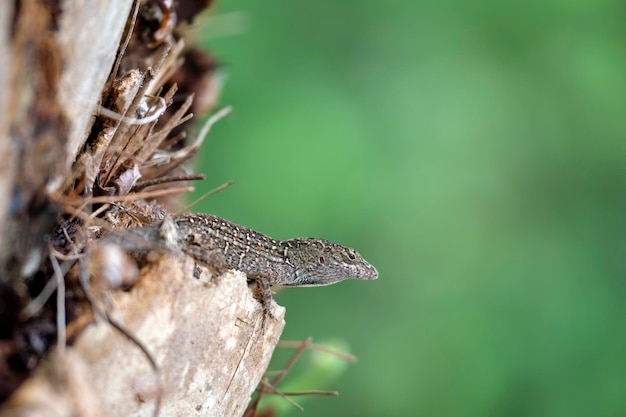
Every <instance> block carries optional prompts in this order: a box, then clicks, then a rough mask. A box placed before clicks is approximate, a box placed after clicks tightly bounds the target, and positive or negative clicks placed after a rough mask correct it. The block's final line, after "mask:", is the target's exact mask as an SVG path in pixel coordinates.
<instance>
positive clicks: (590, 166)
mask: <svg viewBox="0 0 626 417" xmlns="http://www.w3.org/2000/svg"><path fill="white" fill-rule="evenodd" d="M221 3H222V4H220V5H218V10H217V12H218V17H219V13H227V12H240V13H245V14H246V15H247V16H248V18H249V26H248V28H247V29H246V30H245V31H244V32H243V33H241V34H239V35H229V36H224V37H220V38H213V39H207V41H206V43H207V46H208V47H209V48H210V49H211V50H212V51H213V52H214V53H215V54H216V55H217V56H219V57H221V58H222V59H223V60H224V61H225V62H226V63H227V66H228V68H227V70H228V72H229V82H228V85H227V86H226V90H225V95H224V97H223V99H222V103H224V104H232V105H233V106H234V107H235V112H234V115H233V116H230V117H229V118H228V119H227V120H224V121H222V122H220V123H219V124H218V125H217V126H215V129H214V131H213V133H212V134H211V136H210V137H209V140H208V141H207V143H206V145H205V149H204V150H203V155H202V158H203V160H202V161H201V162H202V166H201V167H200V168H199V171H202V172H206V173H207V174H208V177H209V180H208V181H207V182H206V187H207V189H208V188H211V187H213V186H215V185H217V184H220V183H222V182H225V181H226V180H230V179H232V180H235V181H236V184H235V185H234V186H233V187H231V188H230V189H229V190H227V191H225V192H223V193H221V194H219V195H218V196H215V197H212V198H211V199H210V200H209V201H208V202H206V203H205V205H204V207H202V209H203V210H206V211H208V212H211V213H215V214H219V215H222V216H224V217H227V218H229V219H231V220H233V221H236V222H238V223H241V224H245V225H246V226H249V227H253V228H256V229H258V230H260V231H262V232H264V233H267V234H269V235H271V236H274V237H277V238H288V237H295V236H319V237H325V238H328V239H331V240H335V241H337V242H340V243H342V244H345V245H350V246H353V247H355V248H357V249H358V250H359V251H360V252H361V253H362V254H363V255H364V256H365V258H366V259H368V260H369V261H371V262H372V263H373V264H374V265H376V267H377V268H378V269H379V271H380V278H379V280H378V281H374V282H344V283H340V284H338V285H336V286H332V287H326V288H306V289H291V290H288V291H284V292H282V293H280V294H278V296H277V299H278V300H279V302H281V303H282V304H283V305H286V306H287V311H288V312H287V328H286V331H285V338H287V339H303V338H305V337H307V336H314V337H315V338H326V337H337V336H338V337H341V338H342V339H343V340H345V341H347V342H348V343H349V344H350V346H351V350H352V352H353V353H355V354H356V355H357V356H358V357H359V362H358V363H357V364H356V365H349V366H348V368H347V370H346V372H345V373H344V374H343V376H342V377H341V378H340V379H339V380H336V381H334V382H332V383H331V384H329V385H324V386H309V387H305V388H306V389H332V390H335V389H336V390H338V391H339V392H340V397H339V398H332V397H328V398H326V397H324V398H321V397H320V398H313V399H312V400H309V401H307V402H306V403H305V414H302V415H311V416H316V415H324V416H346V415H359V416H382V415H384V416H406V415H428V416H449V415H454V416H457V415H469V416H472V415H476V416H535V417H537V416H564V417H565V416H567V417H574V416H589V415H598V416H605V415H623V414H624V413H625V412H626V396H624V394H623V393H624V391H625V389H626V360H624V352H626V332H625V330H624V317H626V303H625V302H624V301H623V298H624V296H623V293H624V290H625V288H626V261H625V260H624V259H626V257H625V256H624V255H625V252H626V221H625V218H626V141H625V137H626V135H625V134H626V117H624V116H623V114H624V112H625V109H626V75H625V74H626V72H625V70H624V69H625V68H626V54H624V24H623V22H624V21H625V18H626V9H625V8H624V5H623V4H622V3H620V2H617V1H604V2H602V1H601V2H594V3H593V4H592V3H588V2H577V1H568V2H565V1H557V0H549V1H544V2H538V1H531V2H517V3H513V2H497V1H478V2H464V1H448V2H436V1H433V0H430V1H423V2H410V1H406V2H405V1H387V2H383V1H372V0H369V1H356V0H354V1H347V0H344V1H329V0H326V1H316V2H293V1H285V0H276V1H273V2H271V3H268V2H259V1H253V0H241V1H237V2H232V1H229V2H226V1H222V2H221ZM321 380H322V379H320V381H321ZM279 388H280V387H279ZM289 415H301V414H300V413H299V412H298V411H296V410H294V411H292V412H290V414H289Z"/></svg>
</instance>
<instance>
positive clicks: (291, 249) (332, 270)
mask: <svg viewBox="0 0 626 417" xmlns="http://www.w3.org/2000/svg"><path fill="white" fill-rule="evenodd" d="M283 245H284V246H285V250H286V251H285V253H286V257H287V259H288V261H289V263H290V264H291V265H292V266H293V267H294V269H295V274H296V282H294V283H289V284H286V285H289V286H318V285H329V284H334V283H335V282H339V281H343V280H344V279H348V278H353V279H365V280H372V279H376V278H378V271H377V270H376V268H374V266H373V265H371V264H370V263H368V262H367V261H366V260H365V259H363V257H362V256H361V255H359V254H358V253H357V251H355V250H354V249H351V248H348V247H345V246H341V245H338V244H336V243H333V242H329V241H327V240H324V239H310V238H300V239H291V240H287V241H284V242H283Z"/></svg>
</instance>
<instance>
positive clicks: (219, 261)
mask: <svg viewBox="0 0 626 417" xmlns="http://www.w3.org/2000/svg"><path fill="white" fill-rule="evenodd" d="M173 223H174V226H175V232H176V233H175V236H176V241H177V243H178V245H179V247H180V249H181V250H182V251H183V252H184V253H186V254H188V255H190V256H191V257H192V258H194V260H196V261H197V262H199V263H200V264H203V265H205V266H209V267H212V268H215V269H216V270H217V271H218V272H221V271H223V270H225V269H236V270H239V271H242V272H244V273H245V274H246V275H247V276H248V279H249V280H253V281H255V282H256V284H257V290H258V295H257V298H260V301H261V303H262V304H263V305H264V307H265V309H266V310H268V309H269V303H270V301H271V299H272V293H271V290H270V287H271V286H274V285H276V286H283V287H311V286H322V285H330V284H334V283H336V282H339V281H343V280H344V279H349V278H353V279H360V280H373V279H376V278H378V271H377V269H376V268H375V267H374V266H373V265H371V264H370V263H369V262H367V261H366V260H365V259H364V258H363V257H362V256H361V255H360V254H359V253H358V252H357V251H355V250H354V249H352V248H349V247H346V246H342V245H339V244H337V243H333V242H330V241H328V240H325V239H320V238H295V239H289V240H277V239H273V238H271V237H269V236H266V235H264V234H262V233H259V232H256V231H254V230H252V229H249V228H247V227H244V226H240V225H237V224H235V223H232V222H230V221H228V220H226V219H223V218H221V217H218V216H215V215H211V214H200V213H188V214H183V215H180V216H177V217H174V218H173Z"/></svg>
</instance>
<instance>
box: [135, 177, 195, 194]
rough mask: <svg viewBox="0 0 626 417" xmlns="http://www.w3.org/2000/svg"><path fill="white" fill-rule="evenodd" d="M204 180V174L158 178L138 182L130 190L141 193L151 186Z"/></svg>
mask: <svg viewBox="0 0 626 417" xmlns="http://www.w3.org/2000/svg"><path fill="white" fill-rule="evenodd" d="M205 178H206V175H204V174H187V175H172V176H171V177H160V178H154V179H152V180H148V181H143V182H138V183H137V184H135V186H134V187H133V188H132V191H133V192H137V191H141V190H143V189H144V188H147V187H152V186H153V185H159V184H165V183H168V182H180V181H199V180H203V179H205Z"/></svg>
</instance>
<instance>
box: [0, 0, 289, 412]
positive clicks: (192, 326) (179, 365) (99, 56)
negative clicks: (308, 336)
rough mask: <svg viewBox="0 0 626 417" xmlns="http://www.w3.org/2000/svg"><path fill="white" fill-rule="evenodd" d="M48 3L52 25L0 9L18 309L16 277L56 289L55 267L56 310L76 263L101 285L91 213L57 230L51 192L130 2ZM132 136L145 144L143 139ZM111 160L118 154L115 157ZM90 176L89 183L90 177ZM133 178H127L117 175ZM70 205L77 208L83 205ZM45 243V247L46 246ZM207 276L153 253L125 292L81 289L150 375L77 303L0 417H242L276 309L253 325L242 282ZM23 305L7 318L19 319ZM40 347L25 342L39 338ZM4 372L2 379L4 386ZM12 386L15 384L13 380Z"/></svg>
mask: <svg viewBox="0 0 626 417" xmlns="http://www.w3.org/2000/svg"><path fill="white" fill-rule="evenodd" d="M59 5H60V7H59V9H60V10H61V13H60V14H59V15H58V16H55V15H54V13H47V9H46V8H47V7H48V8H54V7H55V6H56V3H55V2H44V1H39V0H22V1H21V6H20V7H21V13H20V15H21V16H19V19H14V18H15V16H14V11H13V2H11V1H9V2H0V43H1V44H0V61H2V62H3V65H2V66H0V88H2V91H4V92H6V93H5V94H0V106H1V107H0V153H2V155H3V158H4V162H3V164H0V174H2V175H0V228H1V229H2V239H3V241H4V244H5V246H6V247H7V248H10V249H11V251H12V252H11V254H10V256H9V255H7V256H6V259H2V257H0V260H2V263H3V274H2V276H1V277H0V284H1V285H2V286H5V287H6V288H7V289H9V290H10V291H9V292H10V294H9V295H11V297H15V298H16V299H20V300H24V299H25V300H26V301H20V303H22V304H27V303H28V302H29V301H31V300H29V299H28V297H30V296H31V295H30V294H29V293H28V291H26V290H24V288H26V287H25V285H24V284H23V283H24V282H25V278H24V277H34V276H37V277H39V278H38V279H45V280H44V281H43V282H44V283H46V282H50V281H54V280H55V278H57V279H58V278H59V276H60V273H58V272H53V268H51V266H50V265H51V264H50V259H51V258H53V257H56V258H57V259H58V262H59V263H61V262H64V264H63V265H64V266H67V268H66V269H64V271H63V274H65V275H63V276H61V280H63V279H65V280H66V282H65V284H66V288H67V286H71V285H73V286H74V287H73V293H72V294H70V295H66V301H67V300H72V302H74V303H77V301H75V299H76V294H80V290H79V289H77V284H76V281H75V280H76V277H77V274H78V273H77V272H76V271H77V270H78V269H79V266H80V262H85V263H86V264H88V266H89V268H90V269H89V275H90V276H91V277H92V278H93V277H98V276H101V275H106V274H105V273H104V272H100V271H98V270H97V268H104V266H103V265H102V264H99V263H97V262H91V261H90V259H89V257H90V252H89V250H90V245H91V243H92V241H91V240H90V239H92V235H89V237H86V236H87V235H88V234H87V232H88V230H89V228H88V227H87V225H88V221H87V220H86V219H87V218H88V216H89V214H90V213H87V217H82V218H81V220H80V221H77V220H76V219H75V218H71V219H70V220H67V219H68V218H70V217H72V216H70V215H68V213H64V212H63V210H64V208H63V207H64V206H63V204H62V203H58V202H54V204H53V203H52V202H51V201H52V200H54V198H59V196H61V197H62V198H66V196H65V195H63V194H62V193H61V192H60V191H59V186H60V184H61V183H62V182H63V181H66V183H68V184H71V183H72V179H73V178H74V177H73V176H72V175H73V173H72V172H70V171H71V169H73V168H72V164H73V163H74V161H75V160H76V157H77V154H78V153H79V152H81V149H82V147H83V144H84V141H85V138H86V137H87V135H88V134H89V130H90V128H91V126H92V123H93V120H94V114H95V113H96V112H97V108H98V103H99V101H100V99H101V97H102V90H103V87H104V86H105V83H106V82H107V77H109V74H110V72H111V68H112V67H113V64H114V61H115V59H116V52H117V50H118V48H119V45H120V41H121V40H122V35H123V32H124V28H125V26H126V24H127V22H128V20H127V19H128V16H129V12H130V10H131V8H132V6H133V2H132V1H131V0H116V1H110V0H86V1H72V0H67V1H61V2H60V3H59ZM26 12H28V13H26ZM31 18H32V19H33V20H32V22H31V21H30V20H29V19H31ZM12 19H14V20H12ZM20 19H21V20H20ZM11 29H13V33H11ZM180 45H181V48H182V42H181V43H180ZM164 50H166V48H160V49H159V51H164ZM179 52H180V51H179ZM173 59H176V57H174V58H173ZM146 91H149V90H146ZM140 94H145V95H146V96H148V95H149V94H148V93H146V92H145V91H144V92H141V93H140ZM172 94H173V92H172ZM130 99H131V100H133V98H132V97H131V98H130ZM184 112H185V109H183V110H181V114H183V113H184ZM178 117H179V118H180V117H182V116H181V115H179V116H178ZM173 120H175V119H173ZM94 126H95V125H94ZM123 127H124V126H123ZM124 128H126V129H129V130H130V128H128V127H124ZM143 129H144V130H146V131H147V133H146V135H148V136H149V135H151V132H152V131H151V130H150V131H148V128H147V127H145V126H144V127H143ZM92 134H94V132H93V131H92ZM95 134H99V132H95ZM166 134H167V132H166V133H164V134H163V137H164V138H165V136H166ZM154 136H155V135H152V137H154ZM157 145H158V143H157V144H156V145H154V146H155V147H156V146H157ZM195 150H197V149H195ZM116 152H117V153H116ZM111 153H112V154H113V155H114V156H115V155H118V154H122V153H121V152H119V151H118V150H117V149H114V150H112V151H111ZM191 154H192V153H191V152H190V155H191ZM125 155H126V154H125ZM172 155H174V156H178V155H179V154H172ZM190 155H189V156H190ZM149 156H150V155H147V156H146V158H149ZM184 156H185V158H188V156H187V155H186V154H185V155H184ZM89 157H90V156H89ZM133 157H136V155H133ZM173 159H175V158H173ZM84 160H85V161H89V160H90V159H89V158H85V159H84ZM180 160H181V161H182V162H184V160H186V159H183V158H182V157H181V158H180ZM87 168H89V167H87ZM91 168H92V170H93V172H95V173H98V172H99V169H100V168H99V166H93V167H91ZM132 170H133V167H132V166H131V167H130V168H129V169H128V171H129V172H131V171H132ZM68 178H69V179H70V181H68ZM133 181H135V179H134V178H133ZM126 192H127V193H128V192H129V191H128V190H127V191H126ZM76 195H78V196H80V198H83V195H84V193H76ZM76 195H73V196H72V198H76ZM66 201H70V200H69V198H67V200H66ZM72 201H74V200H72ZM68 206H69V203H68ZM72 207H74V206H72ZM75 212H76V210H74V211H72V212H71V214H72V215H74V213H75ZM62 215H63V216H65V219H66V221H71V222H73V223H68V226H67V227H65V226H64V228H63V229H62V230H63V232H64V233H66V235H65V238H67V240H68V242H69V243H68V247H71V248H76V247H78V245H79V244H80V245H83V246H81V247H80V251H76V252H75V253H73V254H72V256H74V257H75V258H73V259H74V260H65V259H66V258H64V256H65V255H68V253H64V254H59V253H60V252H59V250H60V249H57V248H54V250H55V251H56V252H53V251H51V249H50V247H51V244H50V243H49V242H50V231H51V230H54V226H55V222H59V218H61V216H62ZM5 219H8V220H9V222H8V223H7V224H5ZM98 220H99V219H98ZM7 225H10V228H9V227H7ZM116 227H117V226H116ZM122 228H123V227H122ZM8 229H10V233H9V232H8V231H7V230H8ZM81 233H82V234H81ZM61 236H63V235H61ZM55 239H57V241H56V242H53V243H54V244H58V241H59V240H58V239H59V238H58V236H57V237H55ZM81 239H82V240H81ZM52 240H53V241H54V239H52ZM9 242H10V244H9ZM16 242H17V243H16ZM20 245H21V246H20ZM73 245H74V246H73ZM22 246H23V249H22ZM73 250H75V249H73ZM11 256H12V258H11ZM69 258H72V257H71V256H70V257H69ZM7 259H8V260H7ZM77 259H80V261H77ZM72 262H74V263H72ZM37 268H39V269H37ZM94 268H95V269H94ZM72 274H73V275H72ZM207 276H208V271H206V270H204V269H202V268H200V267H198V266H196V265H194V263H193V261H192V260H191V259H190V258H187V257H186V256H183V255H182V254H180V253H178V252H176V251H171V252H167V251H161V252H159V253H155V254H151V255H150V256H149V262H148V263H146V264H145V265H144V266H143V268H142V270H141V274H140V278H139V280H138V281H137V282H136V283H135V284H134V285H133V286H132V288H130V289H129V290H127V291H123V290H120V289H113V288H111V287H110V286H109V287H108V289H103V288H104V287H99V286H98V285H96V284H95V283H93V282H92V283H91V284H90V286H91V290H92V292H93V296H94V300H95V302H96V303H97V304H98V306H99V307H100V308H101V309H102V310H105V311H106V312H107V313H108V314H109V316H110V317H111V319H112V320H115V321H116V322H118V323H120V324H122V325H123V326H124V328H126V329H127V330H128V332H129V334H131V335H132V336H133V337H134V338H135V339H136V340H138V341H139V342H140V343H141V344H142V345H143V346H144V347H145V350H146V351H148V352H149V353H150V355H151V356H152V357H153V358H154V359H155V362H156V368H157V369H156V371H155V369H154V367H151V366H150V363H149V361H148V360H147V356H146V354H145V352H142V351H141V350H140V349H139V348H138V347H137V344H136V343H133V342H131V341H130V339H129V338H128V337H127V336H125V335H124V334H122V332H120V331H118V330H116V329H115V328H114V327H113V326H112V325H111V323H109V322H107V321H106V320H104V319H103V318H102V317H100V316H98V315H96V314H93V313H92V311H91V308H90V306H89V305H88V304H87V303H84V302H83V305H84V306H85V307H84V312H82V313H81V314H80V315H78V316H76V311H72V313H71V314H72V315H73V316H72V321H71V323H70V324H69V326H68V328H67V335H68V344H67V346H66V347H65V349H64V350H63V349H60V350H59V349H57V348H51V349H50V350H47V351H46V352H47V353H46V354H45V357H43V358H40V357H37V360H38V361H39V362H36V363H38V365H37V366H36V367H34V368H33V369H27V370H26V371H21V372H22V374H20V375H19V377H15V381H17V382H12V384H16V385H17V384H19V389H18V390H17V391H14V392H13V395H11V397H10V398H9V399H8V400H7V401H6V402H5V403H4V404H3V405H2V406H0V416H27V415H28V416H31V415H37V416H48V415H50V416H52V415H55V416H57V415H73V416H77V417H80V416H103V417H105V416H144V415H146V416H147V415H153V413H154V410H155V405H156V403H157V402H159V401H160V403H161V415H200V416H202V415H203V416H221V415H228V416H236V415H241V414H242V413H243V412H244V410H245V408H246V405H247V404H248V402H249V400H250V396H251V395H252V393H253V392H254V390H255V388H256V386H257V384H258V383H259V381H260V379H261V377H262V375H263V373H264V372H265V369H266V368H267V365H268V363H269V360H270V357H271V354H272V351H273V350H274V347H275V346H276V344H277V342H278V339H279V336H280V333H281V331H282V329H283V326H284V321H283V316H284V309H282V308H281V307H278V306H276V305H275V304H273V305H272V308H273V315H274V317H267V318H266V319H263V317H264V314H263V309H262V308H261V305H260V303H259V302H258V301H257V300H255V299H254V298H253V297H252V292H251V290H250V289H249V288H248V286H247V282H246V277H245V276H244V275H243V274H242V273H240V272H236V271H230V272H228V273H225V274H224V275H222V276H220V277H214V278H210V279H209V278H206V277H207ZM72 279H74V282H73V283H72V282H71V280H72ZM3 288H4V287H3ZM98 288H100V289H98ZM37 291H41V289H38V290H37ZM3 294H4V293H3ZM35 295H36V294H35ZM35 295H32V297H33V298H34V296H35ZM78 298H80V297H78ZM1 301H4V300H0V302H1ZM81 302H82V301H81ZM50 305H52V306H56V304H55V300H54V297H48V301H46V305H45V306H46V308H50V307H49V306H50ZM23 307H24V305H20V306H19V308H16V311H17V312H18V313H19V314H22V313H23V312H24V310H25V308H23ZM29 307H30V306H29ZM74 307H76V305H74ZM75 310H78V309H77V308H75ZM42 311H46V312H47V313H45V314H48V313H49V312H50V311H52V312H54V311H57V310H56V307H53V308H52V309H48V310H46V309H45V308H44V306H42V307H40V310H39V313H33V315H32V316H29V317H28V318H21V316H19V317H20V318H19V320H18V318H17V317H18V315H17V314H16V317H15V323H18V321H19V323H18V324H16V325H14V326H7V327H9V329H8V330H7V331H10V332H13V334H19V335H20V337H22V336H21V335H23V334H26V333H24V332H23V330H22V329H21V328H20V327H19V326H27V325H28V326H32V325H33V323H39V322H36V320H37V319H40V317H38V316H37V314H39V316H43V315H44V313H42ZM53 314H54V313H53ZM68 314H69V312H68ZM52 317H53V318H49V317H48V318H47V319H46V320H47V321H46V323H47V324H46V325H47V326H48V327H47V329H49V327H50V326H49V325H48V323H54V320H55V319H54V315H53V316H52ZM4 318H5V316H3V320H4ZM63 318H64V317H62V319H63ZM68 318H69V316H68ZM33 328H34V327H33ZM53 329H54V327H53ZM38 331H39V330H38ZM46 331H48V332H49V333H46V334H45V337H49V336H48V335H49V334H50V333H51V334H55V333H54V332H55V331H56V335H57V336H58V335H62V336H64V334H65V333H60V332H59V330H58V329H56V330H52V332H50V331H49V330H46ZM42 335H43V333H37V336H40V337H41V338H42V339H43V338H44V336H42ZM59 338H60V340H63V337H59ZM3 343H6V346H8V347H10V349H16V346H18V345H19V344H17V343H15V342H14V341H13V340H9V339H7V342H4V341H3ZM5 351H6V350H5ZM42 351H44V349H42ZM17 353H20V352H17ZM33 356H34V355H33ZM3 363H5V362H3ZM0 371H3V372H4V371H6V370H5V369H1V370H0ZM12 372H13V371H12V370H11V371H10V372H9V371H7V375H9V374H10V375H11V377H13V374H12ZM25 374H27V375H28V377H27V378H26V379H23V378H24V375H25ZM3 375H4V374H3ZM20 378H22V379H20ZM2 382H3V383H4V382H5V381H2Z"/></svg>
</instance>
